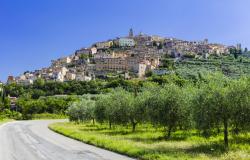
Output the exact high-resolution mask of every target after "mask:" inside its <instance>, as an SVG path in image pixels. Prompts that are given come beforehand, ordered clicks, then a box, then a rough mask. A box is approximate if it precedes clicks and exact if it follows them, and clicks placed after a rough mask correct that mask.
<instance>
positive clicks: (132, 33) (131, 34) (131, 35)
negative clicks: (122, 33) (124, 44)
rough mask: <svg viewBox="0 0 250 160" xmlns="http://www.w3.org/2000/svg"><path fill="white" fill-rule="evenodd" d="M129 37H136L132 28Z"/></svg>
mask: <svg viewBox="0 0 250 160" xmlns="http://www.w3.org/2000/svg"><path fill="white" fill-rule="evenodd" d="M128 36H129V37H134V32H133V29H132V28H130V30H129V34H128Z"/></svg>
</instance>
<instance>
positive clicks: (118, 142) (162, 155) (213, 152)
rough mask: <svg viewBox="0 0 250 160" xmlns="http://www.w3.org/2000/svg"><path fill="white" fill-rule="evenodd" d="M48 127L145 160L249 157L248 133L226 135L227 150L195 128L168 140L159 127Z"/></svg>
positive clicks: (240, 159)
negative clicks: (134, 130) (135, 129)
mask: <svg viewBox="0 0 250 160" xmlns="http://www.w3.org/2000/svg"><path fill="white" fill-rule="evenodd" d="M49 128H50V129H51V130H53V131H55V132H58V133H60V134H63V135H65V136H68V137H70V138H73V139H76V140H79V141H82V142H85V143H88V144H91V145H95V146H98V147H101V148H105V149H107V150H111V151H114V152H118V153H121V154H124V155H128V156H130V157H135V158H139V159H145V160H151V159H152V160H168V159H169V160H170V159H171V160H172V159H199V160H200V159H202V160H208V159H221V160H226V159H230V160H243V159H244V160H245V159H250V133H245V134H240V135H238V136H237V137H232V136H230V146H229V147H230V149H229V151H228V150H226V149H225V148H224V146H223V135H219V136H215V137H210V138H203V137H201V136H199V134H198V133H197V132H196V131H193V130H192V131H188V132H187V131H186V132H185V131H177V132H175V133H174V134H173V136H172V138H171V139H170V140H165V139H164V138H163V132H162V129H154V128H152V127H149V126H146V125H145V126H138V129H137V131H136V132H134V133H133V132H131V128H124V127H119V126H116V127H115V128H114V129H112V130H110V129H108V127H107V126H106V125H95V126H93V125H90V124H75V123H72V122H63V123H54V124H51V125H50V126H49Z"/></svg>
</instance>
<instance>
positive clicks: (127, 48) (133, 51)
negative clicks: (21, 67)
mask: <svg viewBox="0 0 250 160" xmlns="http://www.w3.org/2000/svg"><path fill="white" fill-rule="evenodd" d="M230 48H235V47H234V46H225V45H222V44H212V43H209V42H208V40H207V39H205V40H204V41H184V40H179V39H175V38H163V37H160V36H149V35H146V34H142V33H140V34H139V35H135V36H134V34H133V30H132V29H130V31H129V35H128V36H126V37H121V38H117V39H112V40H108V41H104V42H97V43H95V44H93V45H92V46H91V47H89V48H82V49H79V50H77V51H75V53H74V54H72V55H70V56H67V57H63V58H59V59H57V60H53V61H52V62H51V66H50V67H48V68H42V69H40V70H35V71H32V72H25V73H24V74H22V75H20V76H18V77H13V76H9V77H8V83H12V82H16V83H18V84H22V85H29V84H32V83H33V82H34V81H35V80H36V79H38V78H42V79H44V80H47V81H49V80H53V81H58V82H65V81H72V80H76V81H90V80H93V79H95V78H105V77H107V76H109V75H121V76H124V78H126V79H129V78H134V77H137V78H143V77H144V76H145V74H146V73H147V72H148V71H153V70H157V68H158V67H159V66H160V65H161V58H162V57H163V56H164V55H169V56H171V57H182V56H185V55H187V54H189V55H190V54H191V55H195V56H196V55H200V56H205V57H207V56H209V55H210V54H217V55H221V54H228V53H229V49H230Z"/></svg>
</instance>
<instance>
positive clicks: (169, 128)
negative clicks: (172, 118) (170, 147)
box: [166, 126, 172, 139]
mask: <svg viewBox="0 0 250 160" xmlns="http://www.w3.org/2000/svg"><path fill="white" fill-rule="evenodd" d="M171 132H172V126H169V127H168V131H167V135H166V139H169V138H170V137H171Z"/></svg>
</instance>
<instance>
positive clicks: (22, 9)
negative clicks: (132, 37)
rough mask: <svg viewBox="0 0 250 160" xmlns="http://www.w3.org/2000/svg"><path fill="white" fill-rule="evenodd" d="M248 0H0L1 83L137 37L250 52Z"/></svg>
mask: <svg viewBox="0 0 250 160" xmlns="http://www.w3.org/2000/svg"><path fill="white" fill-rule="evenodd" d="M249 6H250V1H249V0H174V1H172V0H0V80H2V81H6V78H7V76H8V75H15V76H16V75H19V74H21V73H23V72H24V71H27V70H34V69H39V68H41V67H46V66H49V65H50V61H51V60H52V59H56V58H58V57H61V56H65V55H69V54H71V53H73V52H74V51H75V50H76V49H78V48H81V47H85V46H86V47H87V46H89V45H90V44H92V43H94V42H96V41H101V40H106V39H109V38H115V37H117V36H124V35H126V34H127V32H128V30H129V28H131V27H132V28H133V29H134V31H135V32H137V33H138V32H140V31H141V32H143V33H147V34H158V35H162V36H166V37H177V38H181V39H187V40H202V39H204V38H208V39H209V41H211V42H219V43H224V44H228V45H231V44H236V43H238V42H240V43H242V45H243V46H247V47H250V21H249V20H250V11H249Z"/></svg>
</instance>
